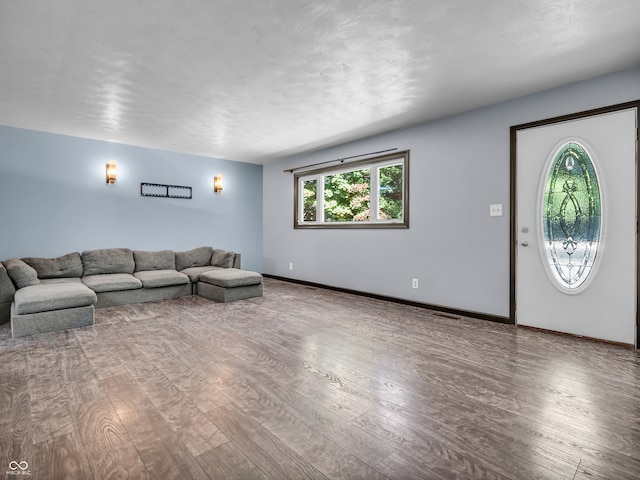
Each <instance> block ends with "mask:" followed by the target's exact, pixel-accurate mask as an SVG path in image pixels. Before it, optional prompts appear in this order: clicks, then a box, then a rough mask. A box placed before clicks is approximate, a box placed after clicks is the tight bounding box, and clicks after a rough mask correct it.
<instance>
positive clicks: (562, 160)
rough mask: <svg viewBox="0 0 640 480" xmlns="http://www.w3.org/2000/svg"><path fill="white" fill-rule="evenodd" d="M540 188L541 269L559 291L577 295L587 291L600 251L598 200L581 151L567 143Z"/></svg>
mask: <svg viewBox="0 0 640 480" xmlns="http://www.w3.org/2000/svg"><path fill="white" fill-rule="evenodd" d="M544 182H545V183H544V192H543V199H542V232H543V236H544V238H543V240H544V256H545V257H546V258H545V259H544V260H545V262H544V263H545V265H546V266H547V268H548V271H549V273H550V274H551V277H552V278H553V279H554V280H555V281H556V285H557V286H559V287H560V289H561V290H564V291H566V292H567V293H576V292H577V290H578V289H579V287H580V286H582V285H584V286H585V287H586V284H585V281H586V280H587V278H588V277H589V274H590V273H591V272H592V270H593V267H594V263H595V261H596V257H597V255H598V248H599V246H600V235H601V229H602V199H601V196H600V185H599V180H598V176H597V174H596V169H595V167H594V164H593V160H592V159H591V157H590V156H589V154H588V153H587V151H586V150H585V148H584V147H583V146H582V145H580V144H579V143H576V142H567V143H565V144H563V145H562V146H561V147H560V148H559V149H558V151H557V153H556V155H555V157H554V159H553V161H552V162H551V166H550V167H549V171H548V172H547V176H546V178H545V180H544Z"/></svg>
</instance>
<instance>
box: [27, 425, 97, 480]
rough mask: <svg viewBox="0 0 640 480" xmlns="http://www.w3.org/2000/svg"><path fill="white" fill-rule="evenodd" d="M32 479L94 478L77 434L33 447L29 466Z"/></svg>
mask: <svg viewBox="0 0 640 480" xmlns="http://www.w3.org/2000/svg"><path fill="white" fill-rule="evenodd" d="M29 467H30V470H31V473H32V476H31V478H34V479H47V480H48V479H52V478H64V479H68V480H85V479H90V478H94V477H93V473H92V471H91V465H90V462H89V459H88V457H87V453H86V451H85V447H84V443H83V441H82V439H81V438H80V435H79V434H77V433H70V434H67V435H62V436H59V437H55V438H52V439H50V440H47V441H44V442H40V443H38V444H36V445H34V448H33V461H32V462H31V463H30V464H29Z"/></svg>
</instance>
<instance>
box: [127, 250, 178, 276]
mask: <svg viewBox="0 0 640 480" xmlns="http://www.w3.org/2000/svg"><path fill="white" fill-rule="evenodd" d="M133 258H134V260H135V261H136V268H135V271H136V272H146V271H148V270H175V269H176V254H175V253H174V251H173V250H160V251H159V252H145V251H144V250H134V251H133Z"/></svg>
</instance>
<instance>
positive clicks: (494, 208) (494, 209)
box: [489, 203, 502, 217]
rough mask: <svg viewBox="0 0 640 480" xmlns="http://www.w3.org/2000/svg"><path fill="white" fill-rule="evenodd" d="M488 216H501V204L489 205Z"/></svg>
mask: <svg viewBox="0 0 640 480" xmlns="http://www.w3.org/2000/svg"><path fill="white" fill-rule="evenodd" d="M489 216H491V217H501V216H502V204H501V203H494V204H492V205H489Z"/></svg>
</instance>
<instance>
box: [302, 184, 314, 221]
mask: <svg viewBox="0 0 640 480" xmlns="http://www.w3.org/2000/svg"><path fill="white" fill-rule="evenodd" d="M302 183H303V188H302V194H303V195H304V198H303V203H302V208H303V210H304V211H303V212H302V219H303V221H304V222H315V221H316V211H317V210H316V206H317V204H318V197H317V193H318V181H317V180H316V179H312V180H305V181H304V182H302Z"/></svg>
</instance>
